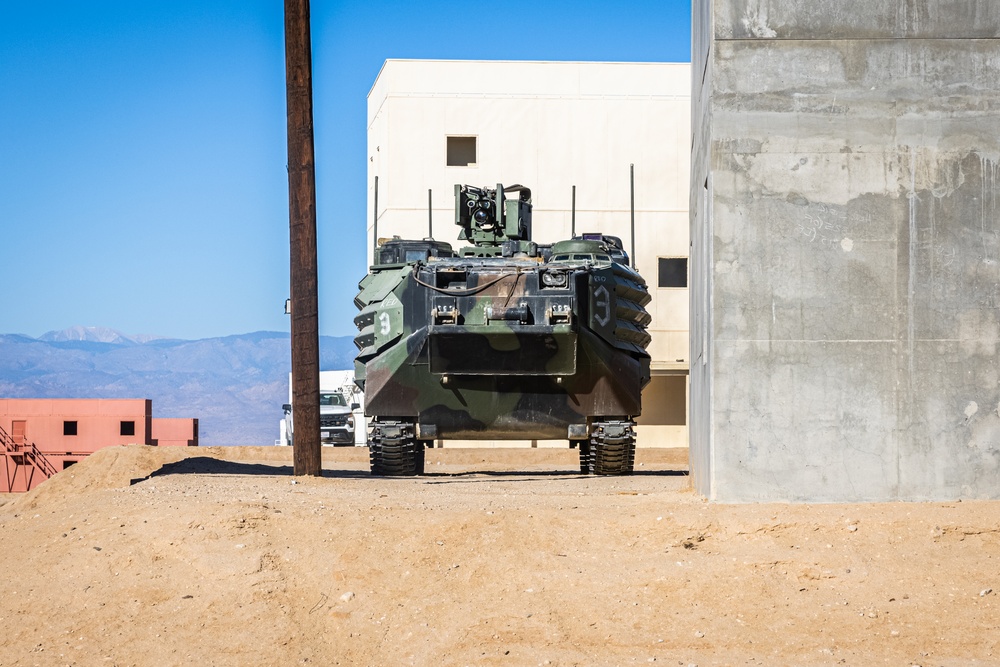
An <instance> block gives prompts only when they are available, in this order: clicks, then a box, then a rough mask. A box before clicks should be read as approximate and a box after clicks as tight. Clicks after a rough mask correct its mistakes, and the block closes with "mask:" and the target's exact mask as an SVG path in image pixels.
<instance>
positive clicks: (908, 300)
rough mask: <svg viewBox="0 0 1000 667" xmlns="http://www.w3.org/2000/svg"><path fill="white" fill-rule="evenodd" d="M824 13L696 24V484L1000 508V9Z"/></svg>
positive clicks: (802, 6)
mask: <svg viewBox="0 0 1000 667" xmlns="http://www.w3.org/2000/svg"><path fill="white" fill-rule="evenodd" d="M830 4H831V3H810V2H806V1H805V0H799V1H792V0H784V1H782V0H770V1H767V0H760V1H757V0H752V1H744V2H737V1H736V0H725V1H717V2H716V3H715V16H714V17H712V16H708V15H707V14H705V13H702V14H699V13H698V12H696V13H695V21H696V25H695V40H694V43H695V63H694V67H693V70H694V71H695V72H704V77H703V81H701V82H699V81H698V80H697V79H696V80H695V82H694V91H693V95H692V99H693V100H694V102H693V106H694V125H695V136H694V146H695V147H694V155H693V162H692V167H693V177H692V184H694V188H693V190H694V191H693V192H692V196H691V211H692V234H691V238H692V245H693V248H692V290H691V295H692V303H691V306H692V320H693V324H692V351H691V359H692V376H691V381H692V387H691V405H692V419H691V466H692V478H693V480H694V483H695V488H696V489H697V490H698V491H700V492H701V493H704V494H706V495H708V496H709V497H710V498H714V499H719V500H731V501H752V500H792V501H845V500H846V501H850V500H889V499H913V500H917V499H950V498H970V497H974V498H978V497H991V498H996V497H1000V367H998V363H997V353H998V351H1000V193H998V191H997V186H998V165H1000V39H996V36H997V35H1000V3H993V2H975V1H974V0H969V1H967V2H957V1H953V0H951V1H946V0H940V1H938V2H916V1H915V0H871V1H867V2H855V1H854V0H850V1H844V2H838V3H835V4H836V6H833V7H831V6H829V5H830ZM748 17H750V18H748ZM751 19H753V20H751ZM765 28H766V29H765ZM709 36H714V38H710V37H709ZM970 36H971V37H976V39H967V38H964V37H970ZM887 37H889V38H893V39H885V38H887ZM983 37H988V38H983ZM699 54H701V56H700V57H701V58H702V61H701V62H698V60H699ZM706 59H707V60H706ZM699 310H701V311H703V312H702V313H701V314H700V315H699V314H698V311H699Z"/></svg>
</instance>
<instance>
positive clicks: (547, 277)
mask: <svg viewBox="0 0 1000 667" xmlns="http://www.w3.org/2000/svg"><path fill="white" fill-rule="evenodd" d="M568 278H569V276H568V274H566V273H563V272H561V271H560V272H558V273H557V272H555V271H545V272H544V273H542V284H543V285H545V286H546V287H566V281H567V279H568Z"/></svg>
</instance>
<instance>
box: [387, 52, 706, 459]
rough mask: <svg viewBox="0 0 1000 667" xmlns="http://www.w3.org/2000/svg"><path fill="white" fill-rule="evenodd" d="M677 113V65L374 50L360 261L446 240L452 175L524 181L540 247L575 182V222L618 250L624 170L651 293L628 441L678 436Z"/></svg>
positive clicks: (686, 101)
mask: <svg viewBox="0 0 1000 667" xmlns="http://www.w3.org/2000/svg"><path fill="white" fill-rule="evenodd" d="M690 115H691V66H690V64H688V63H586V62H498V61H430V60H388V61H386V63H385V65H384V66H383V68H382V71H381V72H380V73H379V75H378V77H377V79H376V81H375V84H374V86H373V87H372V90H371V92H370V93H369V95H368V158H369V160H368V188H369V192H368V194H369V197H368V223H367V224H368V239H369V241H368V249H369V253H368V257H369V260H370V259H371V257H372V249H373V248H374V243H375V239H376V236H378V237H389V236H392V235H399V236H402V237H404V238H423V237H426V236H428V232H429V227H432V235H433V236H434V237H435V238H437V239H440V240H444V241H449V242H451V241H453V240H455V238H456V237H457V234H458V229H457V228H456V227H455V225H454V223H453V220H454V201H453V191H454V186H455V184H456V183H463V184H470V185H476V186H490V187H494V186H495V185H496V184H497V183H503V184H504V185H512V184H514V183H520V184H522V185H525V186H528V187H529V188H531V191H532V200H533V204H534V210H533V216H532V217H533V234H534V240H535V241H538V242H540V243H551V242H553V241H558V240H560V239H565V238H569V237H570V235H571V229H572V227H573V210H574V186H575V229H576V232H577V233H578V234H579V233H581V232H588V231H594V232H597V231H600V232H603V233H606V234H613V235H615V236H619V237H621V238H622V240H623V241H624V244H625V247H626V249H627V250H628V251H629V252H630V253H631V250H632V247H633V244H632V240H631V227H632V220H631V219H632V204H631V200H632V187H631V185H630V182H631V178H630V174H634V200H635V204H634V212H635V213H634V215H635V239H634V248H635V253H634V261H635V265H636V268H637V269H638V270H639V272H640V273H641V274H642V275H643V276H644V277H645V278H646V280H647V282H648V283H649V286H650V292H651V294H652V296H653V300H652V302H651V303H650V304H649V305H648V306H647V309H648V310H649V312H650V314H651V315H652V317H653V320H652V323H651V325H650V333H651V334H652V342H651V343H650V346H649V352H650V354H651V356H652V370H653V380H652V382H651V383H650V384H649V385H648V386H647V387H646V389H645V390H644V392H643V415H642V417H641V418H640V419H639V420H638V423H639V446H672V447H676V446H686V445H687V424H686V414H687V372H688V329H689V325H688V289H687V284H688V269H687V258H688V246H689V243H688V237H689V235H688V190H689V188H688V182H689V177H688V173H689V164H690V141H691V130H690V128H691V121H690ZM376 183H377V185H376ZM376 198H377V201H378V204H377V207H378V210H377V211H376V210H375V201H376ZM429 213H430V215H429ZM376 220H377V229H375V228H374V225H375V224H376Z"/></svg>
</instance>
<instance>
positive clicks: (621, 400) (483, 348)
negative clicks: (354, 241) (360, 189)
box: [355, 258, 649, 440]
mask: <svg viewBox="0 0 1000 667" xmlns="http://www.w3.org/2000/svg"><path fill="white" fill-rule="evenodd" d="M546 272H549V273H553V274H555V273H557V274H558V276H557V277H559V279H560V280H564V282H563V283H560V284H557V285H556V286H555V287H552V286H548V285H546V280H548V281H550V282H552V281H553V278H552V277H551V276H549V277H548V278H546V275H545V274H546ZM361 288H362V291H361V293H360V294H359V295H358V306H359V308H361V314H359V315H358V317H357V318H356V320H355V321H356V322H357V324H358V326H359V328H360V330H361V333H360V335H359V336H358V337H357V339H356V342H357V344H358V347H359V348H360V353H359V355H358V359H357V362H356V373H355V375H356V378H357V379H358V381H359V382H363V383H364V390H365V397H366V398H365V409H366V413H367V414H368V415H370V416H378V417H391V418H393V419H409V420H413V421H415V422H416V431H417V432H416V434H415V435H416V437H417V438H418V439H422V440H433V439H438V438H444V439H447V438H455V439H469V440H474V439H489V440H502V439H539V440H545V439H571V440H574V439H575V440H579V439H583V438H586V437H587V433H588V427H589V425H590V423H591V420H592V418H593V417H597V416H607V415H616V416H626V417H632V416H636V415H638V414H639V413H640V411H641V391H642V387H643V386H644V385H645V384H646V383H647V382H648V381H649V356H648V354H646V352H645V349H644V347H645V344H646V343H647V342H648V340H649V337H648V334H646V332H645V330H644V328H645V324H646V323H648V319H649V316H648V314H647V313H646V311H645V310H644V309H643V307H642V306H643V305H644V304H645V303H646V302H648V300H649V297H648V294H647V293H646V290H645V284H644V283H642V279H641V278H639V276H638V274H636V273H635V272H634V271H631V269H628V268H627V267H622V266H619V265H617V264H612V265H608V266H601V267H596V266H592V265H589V264H582V263H581V264H578V265H570V266H560V267H556V268H553V267H551V266H548V265H545V264H540V263H539V262H538V261H528V262H525V261H516V260H503V259H501V258H494V259H485V260H477V261H475V262H470V261H468V260H461V259H448V260H442V261H438V262H428V263H426V264H417V265H416V266H405V267H398V268H390V269H387V270H382V271H380V272H378V273H374V274H370V275H369V276H368V277H367V278H366V281H363V282H362V284H361ZM403 304H406V307H405V308H404V307H403Z"/></svg>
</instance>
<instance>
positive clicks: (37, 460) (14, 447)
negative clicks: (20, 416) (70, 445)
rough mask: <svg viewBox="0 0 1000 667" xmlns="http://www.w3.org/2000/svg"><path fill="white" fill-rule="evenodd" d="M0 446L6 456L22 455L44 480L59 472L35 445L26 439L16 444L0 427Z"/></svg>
mask: <svg viewBox="0 0 1000 667" xmlns="http://www.w3.org/2000/svg"><path fill="white" fill-rule="evenodd" d="M0 444H2V445H3V448H4V449H5V450H6V452H7V453H8V454H23V455H24V459H25V460H26V461H27V462H29V463H30V464H31V465H32V466H33V467H34V468H36V469H37V470H38V471H39V472H41V473H42V475H43V476H44V477H45V478H46V479H48V478H49V477H52V475H54V474H56V473H57V472H59V471H58V470H56V467H55V466H54V465H52V462H51V461H49V459H48V457H47V456H45V454H43V453H42V450H40V449H38V447H36V446H35V443H33V442H28V441H27V439H26V440H25V441H24V442H23V443H21V444H18V443H17V442H16V441H15V440H14V438H13V437H11V436H10V435H8V434H7V431H5V430H4V429H3V427H2V426H0Z"/></svg>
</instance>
